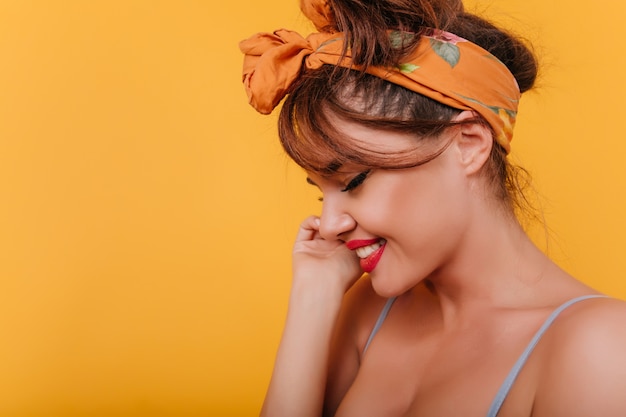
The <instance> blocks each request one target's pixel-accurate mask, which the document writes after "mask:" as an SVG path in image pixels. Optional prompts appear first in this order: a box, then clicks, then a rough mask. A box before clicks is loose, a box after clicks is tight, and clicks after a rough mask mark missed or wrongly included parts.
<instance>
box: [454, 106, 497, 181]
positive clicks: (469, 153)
mask: <svg viewBox="0 0 626 417" xmlns="http://www.w3.org/2000/svg"><path fill="white" fill-rule="evenodd" d="M475 118H476V113H474V112H472V111H470V110H466V111H463V112H461V113H460V114H459V115H458V116H456V117H455V118H454V119H452V120H453V121H458V122H463V121H467V120H471V119H475ZM457 129H458V130H457V135H456V137H455V144H456V147H457V149H458V156H459V158H460V159H459V162H461V164H462V165H463V167H464V169H465V171H466V173H467V174H468V175H472V174H475V173H477V172H479V171H480V169H481V168H482V166H483V165H484V164H485V162H486V161H487V159H489V155H490V154H491V148H492V147H493V135H492V133H491V129H489V127H488V126H485V125H483V124H480V123H467V124H460V125H458V126H457Z"/></svg>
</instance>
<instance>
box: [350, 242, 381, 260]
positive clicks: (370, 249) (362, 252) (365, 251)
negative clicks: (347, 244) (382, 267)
mask: <svg viewBox="0 0 626 417" xmlns="http://www.w3.org/2000/svg"><path fill="white" fill-rule="evenodd" d="M383 242H384V241H378V242H376V243H373V244H371V245H368V246H363V247H360V248H357V249H355V252H356V256H358V257H359V258H361V259H365V258H367V257H368V256H370V255H371V254H372V253H374V252H375V251H376V249H378V248H380V247H381V246H382V245H383Z"/></svg>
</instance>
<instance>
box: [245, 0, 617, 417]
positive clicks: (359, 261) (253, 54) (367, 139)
mask: <svg viewBox="0 0 626 417" xmlns="http://www.w3.org/2000/svg"><path fill="white" fill-rule="evenodd" d="M301 8H302V10H303V12H304V13H305V15H307V16H308V17H309V18H310V19H311V20H312V22H313V23H314V24H315V26H316V28H317V30H318V31H319V32H317V33H314V34H312V35H310V36H308V37H307V38H306V39H305V38H302V37H301V36H299V35H298V34H296V33H294V32H290V31H287V30H281V31H277V32H275V33H274V34H258V35H255V36H253V37H252V38H250V39H248V40H246V41H244V42H242V43H241V49H242V51H243V52H244V53H245V54H246V58H245V62H244V84H245V86H246V90H247V92H248V95H249V98H250V103H251V104H252V105H253V106H254V107H255V108H256V109H257V110H258V111H260V112H261V113H266V114H267V113H270V112H271V111H272V110H273V109H274V107H275V106H276V105H277V104H278V103H279V102H280V101H281V100H282V99H283V98H284V97H285V96H287V98H286V100H285V102H284V105H283V108H282V110H281V113H280V119H279V134H280V138H281V141H282V144H283V146H284V148H285V150H286V151H287V153H288V154H289V155H290V156H291V158H292V159H293V160H294V161H295V162H296V163H298V164H299V165H301V166H302V167H303V168H304V169H305V170H306V172H307V174H308V182H310V183H311V184H312V185H314V186H316V187H318V188H319V189H320V191H321V192H322V194H323V209H322V214H321V216H320V217H315V216H312V217H310V218H308V219H306V220H305V221H304V222H303V223H302V225H301V228H300V230H299V232H298V235H297V238H296V243H295V247H294V252H293V286H292V292H291V296H290V301H289V312H288V316H287V322H286V325H285V329H284V334H283V339H282V341H281V345H280V348H279V351H278V355H277V359H276V364H275V369H274V373H273V376H272V380H271V383H270V387H269V390H268V393H267V397H266V400H265V403H264V407H263V411H262V414H263V415H267V416H320V415H336V416H429V417H430V416H465V417H471V416H485V415H487V416H495V415H498V416H501V417H506V416H534V417H542V416H546V417H555V416H568V417H575V416H616V417H617V416H624V415H626V401H624V400H623V399H622V398H623V393H624V392H626V355H624V354H623V352H624V351H626V330H625V329H624V327H623V326H622V325H621V323H623V322H624V320H625V319H626V307H625V305H624V303H622V302H621V301H618V300H615V299H611V298H608V297H605V296H603V295H601V294H599V293H598V292H597V291H595V290H593V289H591V288H589V287H587V286H585V285H584V284H582V283H581V282H579V281H577V280H576V279H574V278H573V277H571V276H570V275H568V274H567V273H566V272H564V271H562V270H561V269H560V268H559V267H558V266H557V265H556V264H555V263H553V262H552V261H551V260H550V259H548V258H547V257H546V256H545V255H544V254H543V253H542V252H541V251H540V250H538V249H537V248H536V247H535V246H534V245H533V243H532V242H531V241H530V239H529V238H528V237H527V236H526V234H525V233H524V231H523V229H522V227H521V226H520V224H519V222H518V221H517V219H516V216H515V213H516V211H518V210H519V209H520V208H521V207H523V204H521V203H523V202H524V197H523V194H522V193H521V190H520V187H519V186H518V181H517V178H518V176H519V175H520V173H519V171H518V170H517V169H516V168H515V167H513V166H512V165H511V164H510V163H509V161H508V160H507V157H506V155H507V153H508V151H509V149H510V141H511V138H512V133H513V125H514V122H515V117H516V112H517V104H518V102H519V98H520V95H521V93H523V92H525V91H527V90H529V89H530V88H532V86H533V84H534V82H535V78H536V74H537V64H536V60H535V58H534V56H533V54H532V52H531V51H530V50H529V49H528V48H527V47H526V46H525V45H524V44H523V43H522V42H520V41H519V40H518V39H516V38H515V37H513V36H511V35H510V34H508V33H506V32H505V31H503V30H501V29H499V28H497V27H495V26H493V25H492V24H490V23H488V22H486V21H485V20H483V19H481V18H479V17H476V16H474V15H472V14H469V13H467V12H465V11H464V9H463V5H462V4H461V2H460V1H455V0H447V1H445V0H386V1H363V0H328V1H324V0H302V2H301ZM348 46H349V47H348ZM364 272H365V274H364Z"/></svg>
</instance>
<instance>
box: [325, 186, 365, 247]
mask: <svg viewBox="0 0 626 417" xmlns="http://www.w3.org/2000/svg"><path fill="white" fill-rule="evenodd" d="M355 227H356V221H355V220H354V218H353V217H352V216H351V215H350V214H349V213H348V212H347V210H345V208H343V207H342V206H341V205H340V204H339V201H337V200H335V199H332V198H327V197H326V196H325V197H324V205H323V206H322V215H321V216H320V229H319V232H320V235H321V236H322V238H324V239H326V240H337V239H341V237H342V235H343V234H345V233H348V232H350V231H352V230H354V228H355Z"/></svg>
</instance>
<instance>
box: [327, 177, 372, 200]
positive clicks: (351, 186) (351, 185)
mask: <svg viewBox="0 0 626 417" xmlns="http://www.w3.org/2000/svg"><path fill="white" fill-rule="evenodd" d="M369 173H370V170H369V169H368V170H367V171H363V172H361V173H360V174H358V175H357V176H356V177H354V178H352V179H351V180H350V182H349V183H348V185H346V186H345V188H344V189H342V190H341V192H342V193H345V192H348V191H352V190H354V189H355V188H356V187H358V186H359V185H361V184H363V181H365V179H366V178H367V176H368V175H369ZM317 200H318V201H320V202H324V197H321V196H320V197H318V198H317Z"/></svg>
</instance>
